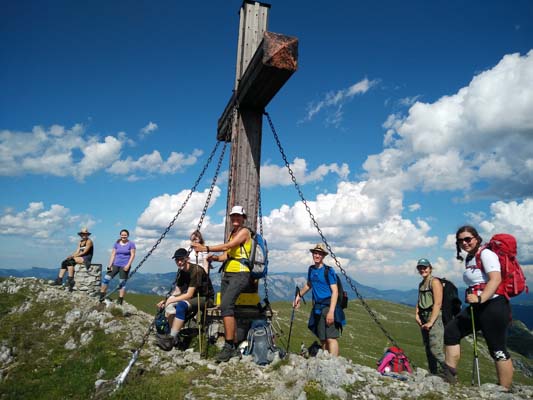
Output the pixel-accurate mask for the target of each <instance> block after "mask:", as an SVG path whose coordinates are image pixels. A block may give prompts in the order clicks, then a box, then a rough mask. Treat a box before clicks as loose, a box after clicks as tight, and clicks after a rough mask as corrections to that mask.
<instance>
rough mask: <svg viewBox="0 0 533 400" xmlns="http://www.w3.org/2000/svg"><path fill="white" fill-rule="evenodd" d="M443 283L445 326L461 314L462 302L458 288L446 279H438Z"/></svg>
mask: <svg viewBox="0 0 533 400" xmlns="http://www.w3.org/2000/svg"><path fill="white" fill-rule="evenodd" d="M437 279H438V280H440V283H442V307H441V310H442V323H443V324H444V326H446V324H447V323H448V322H450V321H451V320H452V319H453V318H454V317H455V316H456V315H457V314H459V313H460V312H461V303H462V302H461V300H460V299H459V292H458V290H457V287H456V286H455V285H454V284H453V283H452V282H450V281H449V280H448V279H446V278H437Z"/></svg>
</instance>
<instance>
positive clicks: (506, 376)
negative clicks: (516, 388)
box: [496, 360, 514, 389]
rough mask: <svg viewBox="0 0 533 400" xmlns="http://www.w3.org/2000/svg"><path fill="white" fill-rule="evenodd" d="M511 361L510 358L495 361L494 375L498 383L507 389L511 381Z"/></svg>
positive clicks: (512, 370)
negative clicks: (496, 376)
mask: <svg viewBox="0 0 533 400" xmlns="http://www.w3.org/2000/svg"><path fill="white" fill-rule="evenodd" d="M513 372H514V369H513V362H512V361H511V360H505V361H496V375H498V383H499V384H500V385H501V386H503V387H505V388H507V389H509V388H510V387H511V384H512V383H513Z"/></svg>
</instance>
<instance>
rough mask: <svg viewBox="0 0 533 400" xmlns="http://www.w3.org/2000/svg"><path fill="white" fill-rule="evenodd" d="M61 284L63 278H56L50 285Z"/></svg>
mask: <svg viewBox="0 0 533 400" xmlns="http://www.w3.org/2000/svg"><path fill="white" fill-rule="evenodd" d="M61 285H63V278H56V279H55V281H54V282H53V283H52V286H61Z"/></svg>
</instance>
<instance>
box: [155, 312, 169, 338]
mask: <svg viewBox="0 0 533 400" xmlns="http://www.w3.org/2000/svg"><path fill="white" fill-rule="evenodd" d="M154 324H155V330H156V331H157V333H160V334H162V335H166V334H167V333H170V325H169V324H168V320H167V317H166V316H165V309H164V308H162V309H160V310H159V311H158V312H157V315H156V317H155V320H154Z"/></svg>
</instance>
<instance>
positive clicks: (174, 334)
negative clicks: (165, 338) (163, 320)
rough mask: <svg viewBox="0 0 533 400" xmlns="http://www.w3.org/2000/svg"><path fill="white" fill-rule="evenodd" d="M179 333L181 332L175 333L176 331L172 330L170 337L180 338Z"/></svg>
mask: <svg viewBox="0 0 533 400" xmlns="http://www.w3.org/2000/svg"><path fill="white" fill-rule="evenodd" d="M178 332H179V331H175V330H174V329H171V330H170V336H172V337H173V338H175V337H176V336H178Z"/></svg>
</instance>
